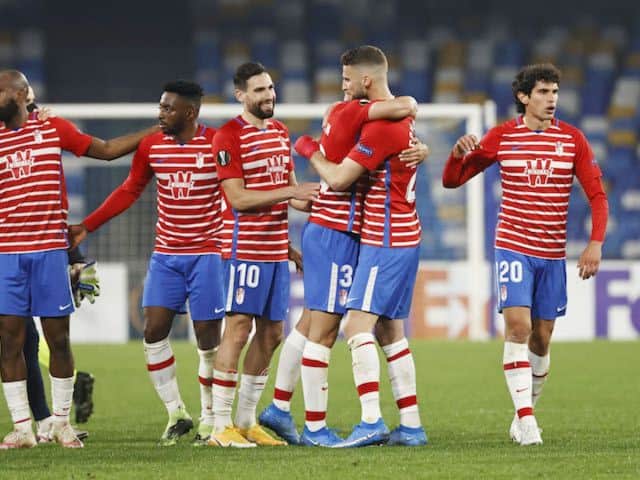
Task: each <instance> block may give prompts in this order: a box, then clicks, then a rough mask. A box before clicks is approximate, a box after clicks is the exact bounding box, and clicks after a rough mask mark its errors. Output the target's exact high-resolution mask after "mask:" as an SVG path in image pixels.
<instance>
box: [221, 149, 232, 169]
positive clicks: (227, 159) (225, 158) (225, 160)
mask: <svg viewBox="0 0 640 480" xmlns="http://www.w3.org/2000/svg"><path fill="white" fill-rule="evenodd" d="M230 163H231V155H229V152H227V151H226V150H220V151H219V152H218V164H219V165H220V166H221V167H226V166H227V165H229V164H230Z"/></svg>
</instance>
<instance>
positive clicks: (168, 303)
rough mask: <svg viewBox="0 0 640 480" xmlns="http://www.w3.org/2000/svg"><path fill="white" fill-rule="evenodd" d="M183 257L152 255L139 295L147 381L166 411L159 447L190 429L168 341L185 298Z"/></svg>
mask: <svg viewBox="0 0 640 480" xmlns="http://www.w3.org/2000/svg"><path fill="white" fill-rule="evenodd" d="M186 257H187V256H184V257H183V256H179V255H160V254H157V253H154V254H153V255H152V256H151V259H150V260H149V268H148V270H147V276H146V279H145V284H144V291H143V295H142V307H143V311H144V338H143V346H144V355H145V361H146V365H147V371H148V372H149V378H150V379H151V383H152V384H153V386H154V388H155V390H156V393H157V394H158V397H160V400H162V403H164V406H165V408H166V409H167V414H168V416H169V419H168V421H167V425H166V427H165V429H164V432H163V434H162V436H161V437H160V445H164V446H171V445H175V444H176V442H177V439H178V438H179V437H181V436H183V435H185V434H186V433H188V432H189V431H190V430H191V429H192V428H193V420H192V419H191V416H190V415H189V413H188V412H187V409H186V407H185V405H184V402H183V401H182V396H181V395H180V390H179V388H178V379H177V377H176V360H175V357H174V354H173V349H172V348H171V343H170V341H169V333H170V332H171V325H172V323H173V318H174V317H175V314H176V313H178V312H180V313H184V312H185V311H186V309H185V308H184V304H185V301H186V299H187V287H186V281H185V275H184V270H185V262H188V260H189V259H188V258H186Z"/></svg>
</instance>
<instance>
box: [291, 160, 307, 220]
mask: <svg viewBox="0 0 640 480" xmlns="http://www.w3.org/2000/svg"><path fill="white" fill-rule="evenodd" d="M289 185H291V186H293V187H296V186H298V180H297V179H296V174H295V172H294V171H293V170H292V171H291V172H289ZM311 204H312V201H311V200H306V201H303V200H297V199H295V198H292V199H291V200H289V206H291V207H292V208H295V209H296V210H299V211H301V212H310V211H311Z"/></svg>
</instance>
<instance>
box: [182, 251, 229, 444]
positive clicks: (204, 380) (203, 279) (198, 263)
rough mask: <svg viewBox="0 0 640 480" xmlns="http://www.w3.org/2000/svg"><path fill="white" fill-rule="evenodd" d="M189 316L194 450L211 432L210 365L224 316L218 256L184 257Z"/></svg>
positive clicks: (221, 268) (220, 264) (221, 278)
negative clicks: (193, 347)
mask: <svg viewBox="0 0 640 480" xmlns="http://www.w3.org/2000/svg"><path fill="white" fill-rule="evenodd" d="M184 258H185V260H186V264H185V275H186V284H187V295H188V297H189V313H190V314H191V319H192V320H193V329H194V332H195V337H196V342H197V346H198V357H199V359H200V361H199V363H198V383H199V385H200V421H199V424H198V430H197V433H196V437H195V439H194V442H193V445H194V446H201V445H206V444H207V443H208V441H209V437H210V436H211V432H212V431H213V395H212V391H211V389H212V384H213V364H214V360H215V355H216V350H217V348H218V345H219V344H220V331H221V327H222V317H223V316H224V309H225V306H224V300H225V299H224V291H223V285H224V272H223V265H222V260H221V258H220V255H219V254H207V255H191V256H189V258H187V257H186V256H185V257H184Z"/></svg>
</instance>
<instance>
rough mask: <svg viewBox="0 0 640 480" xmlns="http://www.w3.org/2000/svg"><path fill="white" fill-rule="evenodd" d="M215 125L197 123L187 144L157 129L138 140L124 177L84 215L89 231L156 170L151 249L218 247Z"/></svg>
mask: <svg viewBox="0 0 640 480" xmlns="http://www.w3.org/2000/svg"><path fill="white" fill-rule="evenodd" d="M215 133H216V131H215V130H214V129H213V128H210V127H205V126H203V125H199V126H198V129H197V130H196V134H195V135H194V137H193V138H192V139H191V140H190V141H189V142H188V143H185V144H181V143H178V142H177V141H176V139H175V137H173V136H171V135H166V134H164V133H162V132H157V133H154V134H151V135H148V136H146V137H145V138H144V139H142V141H141V142H140V145H139V146H138V149H137V150H136V153H135V155H134V157H133V162H132V164H131V170H130V172H129V176H128V177H127V179H126V180H125V181H124V182H123V183H122V185H120V186H119V187H118V188H117V189H116V190H115V191H114V192H113V193H112V194H111V195H110V196H109V197H108V198H107V199H106V200H105V201H104V202H103V204H102V205H100V207H98V208H97V209H96V210H95V211H94V212H93V213H91V214H90V215H89V216H88V217H87V218H86V219H85V220H84V222H83V223H84V225H85V226H86V227H87V229H88V230H89V231H93V230H96V229H97V228H98V227H99V226H100V225H102V224H103V223H105V222H107V221H108V220H109V219H111V218H113V217H115V216H116V215H118V214H119V213H121V212H123V211H124V210H126V209H127V208H129V207H130V206H131V205H132V204H133V203H134V202H135V201H136V199H137V198H138V197H139V196H140V194H141V193H142V191H143V190H144V188H145V187H146V185H147V184H148V183H149V181H150V180H151V178H152V177H153V176H154V175H155V177H156V182H157V188H158V222H157V223H156V243H155V247H154V251H155V252H157V253H164V254H170V255H181V254H182V255H196V254H207V253H219V252H220V240H219V234H220V230H221V228H222V218H221V214H220V210H221V208H220V205H221V199H220V183H219V180H218V173H217V168H216V163H215V160H214V158H213V154H212V153H211V143H212V141H213V138H214V135H215Z"/></svg>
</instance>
